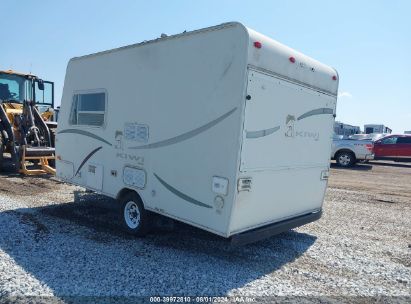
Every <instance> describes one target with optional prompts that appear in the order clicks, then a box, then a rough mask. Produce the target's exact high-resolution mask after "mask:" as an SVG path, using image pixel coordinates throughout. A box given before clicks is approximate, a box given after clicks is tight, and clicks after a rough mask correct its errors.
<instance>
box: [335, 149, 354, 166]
mask: <svg viewBox="0 0 411 304" xmlns="http://www.w3.org/2000/svg"><path fill="white" fill-rule="evenodd" d="M335 160H336V161H337V164H338V165H339V166H340V167H346V168H347V167H351V166H352V165H354V164H355V155H354V153H352V152H350V151H341V152H338V154H337V156H336V157H335Z"/></svg>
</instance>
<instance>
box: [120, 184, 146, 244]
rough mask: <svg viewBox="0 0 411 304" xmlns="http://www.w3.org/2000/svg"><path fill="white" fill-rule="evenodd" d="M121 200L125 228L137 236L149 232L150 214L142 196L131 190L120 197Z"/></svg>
mask: <svg viewBox="0 0 411 304" xmlns="http://www.w3.org/2000/svg"><path fill="white" fill-rule="evenodd" d="M120 202H121V212H120V213H121V214H120V215H121V219H122V220H121V222H122V226H123V230H124V231H125V232H127V233H129V234H132V235H136V236H144V235H145V234H147V230H148V229H147V228H148V214H147V211H146V210H145V209H144V205H143V202H142V201H141V199H140V197H139V196H138V195H137V194H136V193H134V192H129V193H127V194H125V195H124V196H123V197H122V198H120Z"/></svg>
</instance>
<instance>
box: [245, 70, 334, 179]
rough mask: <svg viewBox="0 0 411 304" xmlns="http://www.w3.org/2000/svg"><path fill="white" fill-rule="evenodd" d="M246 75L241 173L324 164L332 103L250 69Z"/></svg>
mask: <svg viewBox="0 0 411 304" xmlns="http://www.w3.org/2000/svg"><path fill="white" fill-rule="evenodd" d="M248 75H249V76H248V88H247V91H248V92H247V94H248V95H249V96H250V97H251V98H250V99H248V100H247V103H246V109H245V123H244V132H243V146H242V152H241V167H240V169H241V171H243V172H244V171H259V170H270V169H281V168H284V169H286V168H301V167H313V166H324V165H327V162H329V155H330V149H331V139H330V134H331V133H330V130H331V129H332V126H333V122H334V117H333V114H334V113H335V105H336V98H335V97H332V96H329V95H326V94H323V93H320V92H317V91H314V90H311V89H309V88H306V87H303V86H300V85H298V84H294V83H291V82H288V81H285V80H281V79H278V78H276V77H274V76H270V75H266V74H262V73H260V72H256V71H253V70H250V71H249V74H248Z"/></svg>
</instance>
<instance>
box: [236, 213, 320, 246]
mask: <svg viewBox="0 0 411 304" xmlns="http://www.w3.org/2000/svg"><path fill="white" fill-rule="evenodd" d="M321 215H322V210H320V211H318V212H313V213H309V214H304V215H301V216H298V217H294V218H291V219H288V220H284V221H281V222H277V223H274V224H270V225H267V226H263V227H260V228H256V229H253V230H250V231H246V232H242V233H239V234H235V235H233V236H232V237H231V245H232V246H242V245H245V244H249V243H254V242H257V241H260V240H263V239H266V238H269V237H270V236H273V235H276V234H279V233H281V232H284V231H288V230H290V229H293V228H296V227H299V226H302V225H305V224H308V223H311V222H314V221H316V220H318V219H320V218H321Z"/></svg>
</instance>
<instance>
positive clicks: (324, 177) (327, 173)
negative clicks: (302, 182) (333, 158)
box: [321, 170, 330, 180]
mask: <svg viewBox="0 0 411 304" xmlns="http://www.w3.org/2000/svg"><path fill="white" fill-rule="evenodd" d="M329 177H330V171H328V170H323V171H321V180H327V179H328V178H329Z"/></svg>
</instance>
